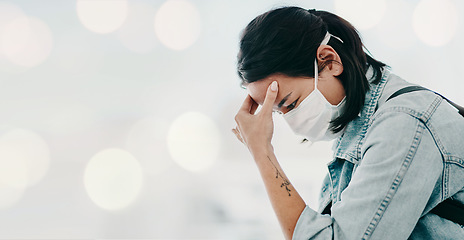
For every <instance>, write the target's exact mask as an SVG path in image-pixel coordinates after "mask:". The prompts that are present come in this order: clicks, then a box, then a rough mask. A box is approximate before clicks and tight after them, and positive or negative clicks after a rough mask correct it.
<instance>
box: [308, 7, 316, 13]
mask: <svg viewBox="0 0 464 240" xmlns="http://www.w3.org/2000/svg"><path fill="white" fill-rule="evenodd" d="M308 12H309V13H311V14H316V12H317V10H316V9H314V8H313V9H308Z"/></svg>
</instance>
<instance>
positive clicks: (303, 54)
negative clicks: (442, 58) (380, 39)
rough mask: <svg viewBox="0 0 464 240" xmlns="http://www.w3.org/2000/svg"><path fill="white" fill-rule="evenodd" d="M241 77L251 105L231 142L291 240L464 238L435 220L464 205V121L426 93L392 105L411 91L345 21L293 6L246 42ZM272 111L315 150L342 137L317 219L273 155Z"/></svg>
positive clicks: (256, 26)
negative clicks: (444, 208)
mask: <svg viewBox="0 0 464 240" xmlns="http://www.w3.org/2000/svg"><path fill="white" fill-rule="evenodd" d="M238 73H239V76H240V78H241V79H242V84H243V86H244V87H245V88H246V89H247V90H248V93H249V95H248V96H247V98H246V99H245V101H244V103H243V105H242V107H241V108H240V110H239V111H238V113H237V115H236V117H235V121H236V122H237V127H236V128H235V129H233V132H234V133H235V134H236V136H237V138H238V139H239V140H240V141H242V142H243V143H244V144H245V145H246V146H247V147H248V149H249V151H250V153H251V155H252V156H253V158H254V160H255V162H256V164H257V166H258V168H259V171H260V173H261V176H262V179H263V181H264V184H265V187H266V190H267V192H268V195H269V199H270V201H271V203H272V206H273V208H274V211H275V213H276V215H277V218H278V220H279V223H280V225H281V227H282V230H283V232H284V235H285V237H286V238H287V239H464V229H463V226H461V225H460V224H457V223H455V222H453V221H451V220H448V219H446V218H443V217H440V216H438V215H437V214H435V213H432V212H431V210H432V209H434V207H436V206H437V205H438V204H439V203H441V202H443V201H444V200H445V199H452V200H453V201H454V202H458V203H463V202H464V190H463V187H464V137H463V136H464V118H463V117H461V116H460V115H459V114H458V112H457V111H456V109H455V108H454V107H452V106H451V105H450V104H448V103H447V101H445V100H444V99H443V98H442V97H440V96H438V95H437V94H435V93H433V92H431V91H414V92H409V93H405V94H401V95H399V96H395V97H393V98H390V96H392V95H393V94H394V93H395V92H397V90H399V89H403V88H404V87H407V86H411V85H412V84H410V83H408V82H406V81H404V80H402V79H401V78H399V77H398V76H396V75H394V74H393V73H391V72H390V70H388V69H387V68H386V65H385V64H383V63H382V62H380V61H377V60H375V59H374V58H372V57H370V56H369V55H367V54H366V53H365V52H364V50H363V44H362V42H361V40H360V37H359V36H358V34H357V31H356V30H355V29H354V27H353V26H352V25H351V24H349V23H348V22H347V21H345V20H343V19H342V18H340V17H338V16H336V15H334V14H331V13H329V12H325V11H316V10H309V11H308V10H305V9H301V8H298V7H284V8H279V9H275V10H271V11H269V12H266V13H264V14H262V15H260V16H258V17H256V18H255V19H254V20H252V21H251V22H250V23H249V24H248V26H247V27H246V28H245V30H244V32H243V34H242V36H241V41H240V52H239V54H238ZM395 95H397V94H395ZM389 98H390V99H389ZM387 100H388V101H387ZM258 105H262V108H261V110H260V111H259V112H257V113H255V112H256V110H257V107H258ZM274 111H275V112H280V113H282V114H283V117H284V119H285V120H286V121H287V123H288V124H289V125H290V127H291V128H292V129H293V131H294V132H295V133H296V134H299V135H302V136H304V137H305V138H306V139H308V140H309V141H319V140H331V139H335V138H337V140H336V141H335V143H334V144H335V146H334V159H333V160H332V161H331V162H330V163H329V164H328V170H329V173H328V175H327V176H326V178H325V180H324V184H323V186H322V191H321V197H320V202H319V204H320V207H319V209H318V210H317V211H316V210H313V209H311V208H309V207H308V206H307V205H306V204H305V202H304V201H303V200H302V198H301V197H300V196H299V194H298V192H297V190H296V189H295V188H294V187H293V186H292V184H291V183H290V181H289V179H288V178H287V177H286V175H285V173H284V171H283V170H282V169H281V167H280V165H279V163H278V161H277V159H276V156H275V155H274V151H273V146H272V145H271V138H272V134H273V121H272V112H274Z"/></svg>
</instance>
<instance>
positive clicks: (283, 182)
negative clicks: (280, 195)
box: [267, 156, 292, 196]
mask: <svg viewBox="0 0 464 240" xmlns="http://www.w3.org/2000/svg"><path fill="white" fill-rule="evenodd" d="M267 159H269V162H271V164H272V166H274V168H275V170H276V178H279V177H280V178H281V179H282V184H280V187H285V190H287V193H288V196H292V194H291V193H290V192H291V191H292V190H291V189H290V188H288V186H289V185H290V182H289V181H288V179H286V178H284V176H282V174H281V173H280V172H279V169H278V168H277V167H276V165H275V164H274V163H273V162H272V160H271V158H269V156H267Z"/></svg>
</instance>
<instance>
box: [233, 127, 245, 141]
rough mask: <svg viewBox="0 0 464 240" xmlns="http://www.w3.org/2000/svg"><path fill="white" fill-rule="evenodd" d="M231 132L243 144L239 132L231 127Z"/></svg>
mask: <svg viewBox="0 0 464 240" xmlns="http://www.w3.org/2000/svg"><path fill="white" fill-rule="evenodd" d="M232 132H233V133H234V134H235V136H236V137H237V139H238V140H239V141H240V142H242V143H243V144H244V142H243V138H242V136H241V135H240V133H239V132H238V131H237V129H235V128H232Z"/></svg>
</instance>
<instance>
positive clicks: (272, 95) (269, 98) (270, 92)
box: [261, 81, 279, 114]
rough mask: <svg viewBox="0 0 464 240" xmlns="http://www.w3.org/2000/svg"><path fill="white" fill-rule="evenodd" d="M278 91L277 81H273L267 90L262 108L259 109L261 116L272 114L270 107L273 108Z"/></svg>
mask: <svg viewBox="0 0 464 240" xmlns="http://www.w3.org/2000/svg"><path fill="white" fill-rule="evenodd" d="M278 91H279V89H278V84H277V81H273V82H272V83H271V84H270V85H269V87H268V88H267V92H266V98H265V99H264V103H263V107H262V109H261V112H263V114H271V113H272V107H273V106H274V103H275V100H276V98H277V93H278Z"/></svg>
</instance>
